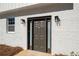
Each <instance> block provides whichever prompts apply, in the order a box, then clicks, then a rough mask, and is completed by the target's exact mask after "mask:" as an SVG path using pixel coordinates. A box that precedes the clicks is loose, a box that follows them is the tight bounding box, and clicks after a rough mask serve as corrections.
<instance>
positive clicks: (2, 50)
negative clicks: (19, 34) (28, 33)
mask: <svg viewBox="0 0 79 59" xmlns="http://www.w3.org/2000/svg"><path fill="white" fill-rule="evenodd" d="M22 50H23V49H22V48H21V47H11V46H8V45H3V44H2V45H1V44H0V56H13V55H16V54H17V53H19V52H20V51H22Z"/></svg>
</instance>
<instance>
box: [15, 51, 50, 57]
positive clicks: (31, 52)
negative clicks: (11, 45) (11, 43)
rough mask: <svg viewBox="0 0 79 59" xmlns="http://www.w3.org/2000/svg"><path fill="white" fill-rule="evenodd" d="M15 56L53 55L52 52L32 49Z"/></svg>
mask: <svg viewBox="0 0 79 59" xmlns="http://www.w3.org/2000/svg"><path fill="white" fill-rule="evenodd" d="M15 56H51V54H48V53H43V52H38V51H32V50H23V51H21V52H20V53H18V54H17V55H15Z"/></svg>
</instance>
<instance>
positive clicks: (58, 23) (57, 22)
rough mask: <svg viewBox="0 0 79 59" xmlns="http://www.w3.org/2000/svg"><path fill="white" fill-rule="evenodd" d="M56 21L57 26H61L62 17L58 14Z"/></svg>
mask: <svg viewBox="0 0 79 59" xmlns="http://www.w3.org/2000/svg"><path fill="white" fill-rule="evenodd" d="M55 22H56V24H57V26H60V18H59V17H58V16H55Z"/></svg>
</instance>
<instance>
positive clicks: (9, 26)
mask: <svg viewBox="0 0 79 59" xmlns="http://www.w3.org/2000/svg"><path fill="white" fill-rule="evenodd" d="M6 30H7V32H15V18H14V17H12V18H7V20H6Z"/></svg>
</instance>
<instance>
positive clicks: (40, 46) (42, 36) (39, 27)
mask: <svg viewBox="0 0 79 59" xmlns="http://www.w3.org/2000/svg"><path fill="white" fill-rule="evenodd" d="M38 20H39V21H38ZM33 31H34V32H33V36H34V37H33V40H34V50H36V51H41V52H46V20H43V19H37V20H35V21H34V23H33Z"/></svg>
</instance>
